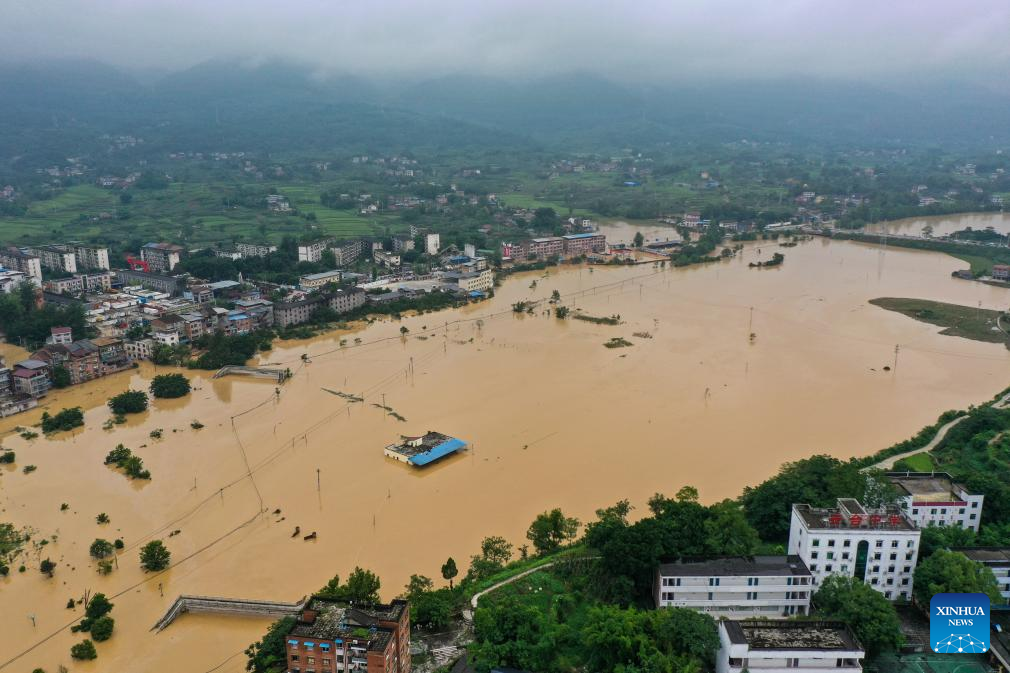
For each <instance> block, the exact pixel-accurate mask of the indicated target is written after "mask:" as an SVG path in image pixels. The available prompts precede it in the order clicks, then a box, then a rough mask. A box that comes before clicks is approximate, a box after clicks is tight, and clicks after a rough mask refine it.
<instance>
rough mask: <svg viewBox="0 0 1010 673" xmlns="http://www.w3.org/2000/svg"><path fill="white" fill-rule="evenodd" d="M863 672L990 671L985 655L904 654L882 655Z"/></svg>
mask: <svg viewBox="0 0 1010 673" xmlns="http://www.w3.org/2000/svg"><path fill="white" fill-rule="evenodd" d="M863 671H864V673H991V671H993V668H992V666H990V665H989V660H988V658H987V657H986V656H985V655H981V654H980V655H967V654H933V653H932V652H930V653H927V654H906V655H902V656H894V655H884V656H880V657H878V658H877V659H876V660H874V661H873V663H871V664H867V665H865V666H864V667H863Z"/></svg>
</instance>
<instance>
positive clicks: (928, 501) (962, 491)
mask: <svg viewBox="0 0 1010 673" xmlns="http://www.w3.org/2000/svg"><path fill="white" fill-rule="evenodd" d="M887 479H888V480H889V481H890V482H891V483H892V484H893V485H894V487H895V489H897V491H898V504H899V505H901V508H902V509H904V510H905V512H906V513H908V515H909V517H911V519H912V521H914V522H915V525H916V526H918V527H919V528H925V527H926V526H958V527H960V528H969V529H971V530H973V531H975V532H976V533H977V532H978V526H979V523H980V520H981V518H982V501H983V500H984V499H985V496H984V495H982V494H980V493H972V492H970V491H969V490H968V489H967V488H965V487H964V486H963V485H961V484H958V483H955V482H954V481H953V479H952V478H951V476H950V475H949V474H947V473H946V472H888V473H887Z"/></svg>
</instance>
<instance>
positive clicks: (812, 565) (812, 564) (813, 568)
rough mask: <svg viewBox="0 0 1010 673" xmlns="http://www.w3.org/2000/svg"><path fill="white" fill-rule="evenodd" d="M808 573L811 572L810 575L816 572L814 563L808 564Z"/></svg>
mask: <svg viewBox="0 0 1010 673" xmlns="http://www.w3.org/2000/svg"><path fill="white" fill-rule="evenodd" d="M810 572H812V573H815V572H817V564H816V563H811V564H810Z"/></svg>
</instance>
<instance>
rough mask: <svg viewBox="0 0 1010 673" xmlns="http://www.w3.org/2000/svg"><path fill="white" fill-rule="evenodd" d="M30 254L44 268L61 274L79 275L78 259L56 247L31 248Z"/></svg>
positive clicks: (71, 253)
mask: <svg viewBox="0 0 1010 673" xmlns="http://www.w3.org/2000/svg"><path fill="white" fill-rule="evenodd" d="M28 252H29V253H30V254H32V255H35V256H36V257H38V258H39V262H40V263H41V264H42V268H44V269H49V270H51V271H57V272H60V273H77V257H76V255H74V253H73V251H67V250H65V249H62V248H60V247H57V246H55V245H40V246H37V247H34V248H29V249H28Z"/></svg>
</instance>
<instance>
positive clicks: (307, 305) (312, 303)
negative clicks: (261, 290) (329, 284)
mask: <svg viewBox="0 0 1010 673" xmlns="http://www.w3.org/2000/svg"><path fill="white" fill-rule="evenodd" d="M365 301H366V295H365V291H364V290H362V289H360V288H356V287H352V288H339V289H336V290H328V291H325V292H321V293H320V294H318V295H315V296H312V297H305V298H304V299H296V300H294V301H287V302H278V303H276V304H274V315H273V320H274V324H275V325H276V326H277V327H280V328H284V327H288V326H290V325H300V324H301V323H304V322H307V321H308V320H309V318H311V317H312V314H313V313H315V312H316V309H318V308H319V307H320V306H328V307H329V308H331V309H332V310H334V311H336V312H337V313H347V312H348V311H351V310H353V309H356V308H358V307H359V306H364V305H365Z"/></svg>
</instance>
